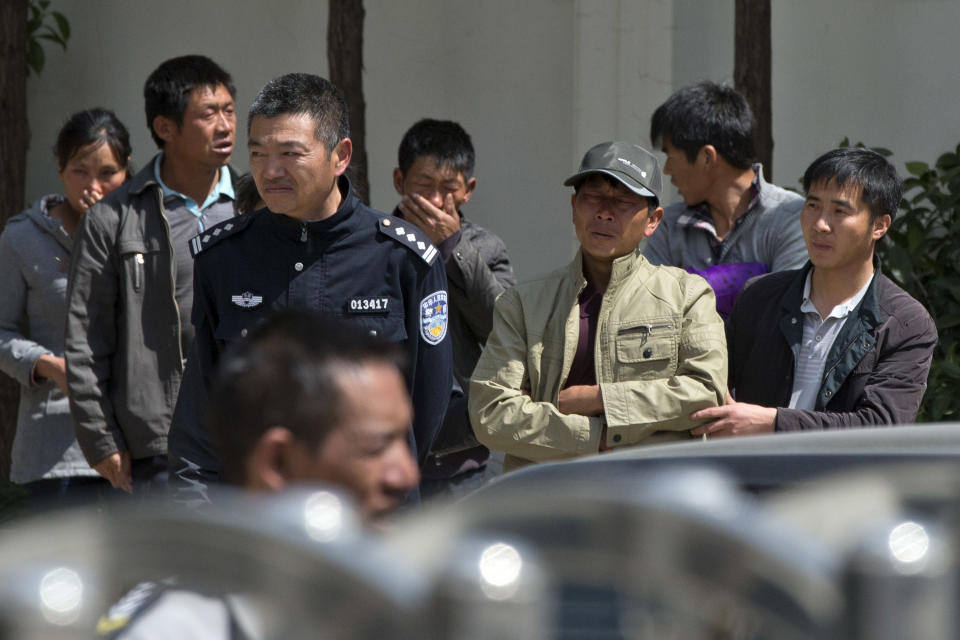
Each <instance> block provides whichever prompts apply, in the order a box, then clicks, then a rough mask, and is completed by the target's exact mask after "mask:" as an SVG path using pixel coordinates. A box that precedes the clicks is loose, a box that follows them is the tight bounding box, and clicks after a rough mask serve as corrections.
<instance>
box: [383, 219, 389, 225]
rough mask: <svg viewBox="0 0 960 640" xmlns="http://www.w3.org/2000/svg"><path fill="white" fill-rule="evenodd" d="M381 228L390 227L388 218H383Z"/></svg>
mask: <svg viewBox="0 0 960 640" xmlns="http://www.w3.org/2000/svg"><path fill="white" fill-rule="evenodd" d="M383 226H385V227H389V226H390V218H384V219H383Z"/></svg>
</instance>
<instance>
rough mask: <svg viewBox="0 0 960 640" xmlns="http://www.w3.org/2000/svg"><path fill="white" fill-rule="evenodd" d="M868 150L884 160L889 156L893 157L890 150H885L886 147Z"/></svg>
mask: <svg viewBox="0 0 960 640" xmlns="http://www.w3.org/2000/svg"><path fill="white" fill-rule="evenodd" d="M870 149H871V150H873V151H876V152H877V153H879V154H880V155H882V156H883V157H884V158H889V157H890V156H892V155H893V151H890V149H887V148H886V147H870Z"/></svg>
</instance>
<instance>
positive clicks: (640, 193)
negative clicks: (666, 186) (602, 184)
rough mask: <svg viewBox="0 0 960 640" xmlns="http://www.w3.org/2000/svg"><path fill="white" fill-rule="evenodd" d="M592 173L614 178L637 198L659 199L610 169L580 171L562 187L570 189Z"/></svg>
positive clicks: (565, 181) (648, 190) (633, 181)
mask: <svg viewBox="0 0 960 640" xmlns="http://www.w3.org/2000/svg"><path fill="white" fill-rule="evenodd" d="M594 173H602V174H605V175H608V176H610V177H611V178H615V179H616V180H617V182H619V183H620V184H622V185H623V186H625V187H626V188H627V189H630V191H633V192H634V193H635V194H637V195H638V196H646V197H648V198H657V199H658V200H659V199H660V198H659V196H658V195H657V194H655V193H654V192H653V191H650V189H647V188H646V187H644V186H643V185H641V184H638V183H637V182H636V181H635V180H633V179H632V178H630V177H628V176H627V175H626V174H625V173H620V172H619V171H611V170H610V169H588V170H587V171H581V172H579V173H575V174H573V175H572V176H570V177H569V178H567V179H566V180H564V182H563V186H565V187H572V186H573V185H575V184H577V183H578V182H580V181H581V180H583V179H584V178H586V177H587V176H589V175H591V174H594Z"/></svg>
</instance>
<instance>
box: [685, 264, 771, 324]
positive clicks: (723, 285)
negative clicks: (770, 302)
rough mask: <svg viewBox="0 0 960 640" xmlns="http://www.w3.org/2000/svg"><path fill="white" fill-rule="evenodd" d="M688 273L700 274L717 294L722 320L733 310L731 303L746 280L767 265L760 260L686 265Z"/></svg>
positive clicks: (718, 310)
mask: <svg viewBox="0 0 960 640" xmlns="http://www.w3.org/2000/svg"><path fill="white" fill-rule="evenodd" d="M687 272H688V273H695V274H697V275H698V276H702V277H703V278H704V279H705V280H706V281H707V282H709V283H710V286H711V287H713V292H714V293H715V294H716V296H717V313H719V314H720V317H722V318H723V319H724V320H726V319H727V317H728V316H729V315H730V312H731V311H733V303H735V302H736V301H737V296H738V295H740V290H741V289H743V285H745V284H746V283H747V280H749V279H750V278H753V277H755V276H759V275H763V274H764V273H766V272H767V266H766V265H765V264H763V263H762V262H733V263H730V264H716V265H713V266H712V267H707V268H706V269H697V268H696V267H687Z"/></svg>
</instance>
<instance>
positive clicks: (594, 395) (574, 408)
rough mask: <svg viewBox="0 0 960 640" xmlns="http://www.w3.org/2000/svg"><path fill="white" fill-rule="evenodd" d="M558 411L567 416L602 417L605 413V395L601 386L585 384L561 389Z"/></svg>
mask: <svg viewBox="0 0 960 640" xmlns="http://www.w3.org/2000/svg"><path fill="white" fill-rule="evenodd" d="M557 409H558V410H559V411H560V413H563V414H566V415H570V414H577V415H581V416H598V415H600V414H601V413H603V394H602V393H600V385H596V384H594V385H586V384H584V385H576V386H573V387H567V388H566V389H561V390H560V398H559V399H558V400H557Z"/></svg>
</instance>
